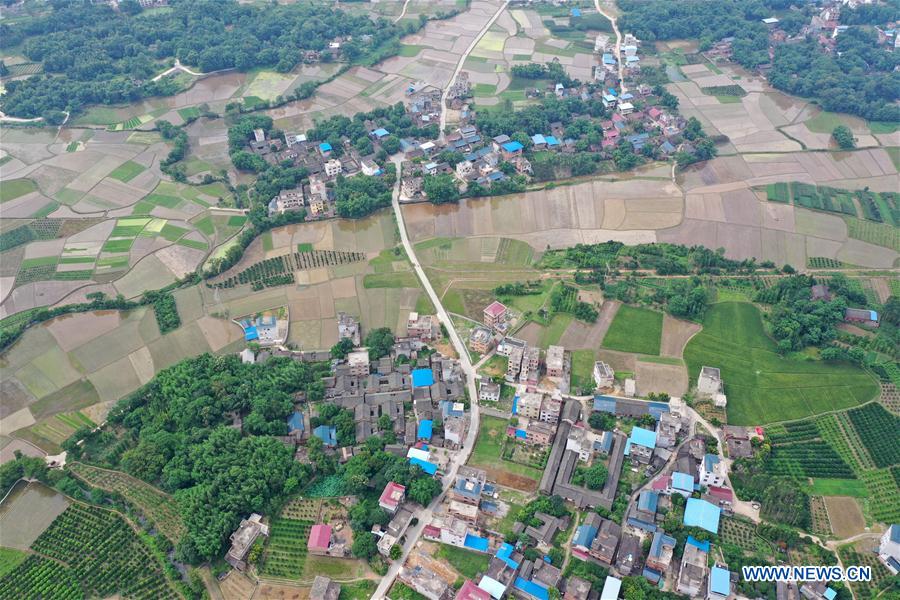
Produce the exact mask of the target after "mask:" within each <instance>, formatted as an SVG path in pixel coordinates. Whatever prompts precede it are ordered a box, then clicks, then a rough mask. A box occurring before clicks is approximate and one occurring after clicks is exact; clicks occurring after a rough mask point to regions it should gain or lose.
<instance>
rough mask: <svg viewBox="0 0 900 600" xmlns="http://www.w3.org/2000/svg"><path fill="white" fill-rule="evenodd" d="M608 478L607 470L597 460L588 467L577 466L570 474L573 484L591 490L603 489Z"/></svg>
mask: <svg viewBox="0 0 900 600" xmlns="http://www.w3.org/2000/svg"><path fill="white" fill-rule="evenodd" d="M608 478H609V471H608V470H607V468H606V465H604V464H603V463H602V462H600V461H597V462H595V463H594V464H593V465H591V466H590V467H587V468H584V467H581V468H578V469H576V470H575V474H574V475H573V476H572V483H574V484H575V485H583V486H585V487H587V488H590V489H592V490H599V489H603V486H604V485H605V484H606V480H607V479H608Z"/></svg>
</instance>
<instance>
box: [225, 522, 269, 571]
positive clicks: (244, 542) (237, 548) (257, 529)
mask: <svg viewBox="0 0 900 600" xmlns="http://www.w3.org/2000/svg"><path fill="white" fill-rule="evenodd" d="M260 535H265V536H268V535H269V526H268V525H263V522H262V515H258V514H256V513H253V514H252V515H250V518H249V519H241V524H240V525H239V526H238V528H237V530H236V531H235V532H234V533H232V534H231V538H229V539H230V540H231V548H229V550H228V553H227V554H226V555H225V561H226V562H227V563H228V564H230V565H231V566H232V567H234V568H235V569H237V570H238V571H243V570H244V569H246V568H247V562H246V559H247V553H248V552H250V548H251V547H253V543H254V542H255V541H256V539H257V538H258V537H259V536H260Z"/></svg>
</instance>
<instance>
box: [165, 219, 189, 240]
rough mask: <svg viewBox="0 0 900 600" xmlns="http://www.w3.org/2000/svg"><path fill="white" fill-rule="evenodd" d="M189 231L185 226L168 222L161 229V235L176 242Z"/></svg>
mask: <svg viewBox="0 0 900 600" xmlns="http://www.w3.org/2000/svg"><path fill="white" fill-rule="evenodd" d="M187 232H188V230H187V229H185V228H184V227H178V226H177V225H172V224H171V223H166V224H165V225H163V228H162V229H161V230H160V232H159V235H161V236H162V237H163V239H164V240H167V241H169V242H174V241H175V240H177V239H178V238H180V237H181V236H183V235H184V234H186V233H187Z"/></svg>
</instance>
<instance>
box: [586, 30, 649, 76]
mask: <svg viewBox="0 0 900 600" xmlns="http://www.w3.org/2000/svg"><path fill="white" fill-rule="evenodd" d="M640 47H641V41H640V40H639V39H637V38H636V37H635V36H634V35H632V34H630V33H626V34H625V37H624V38H623V40H622V43H621V44H620V46H619V54H618V55H617V54H616V42H615V40H612V39H611V38H610V36H609V34H606V33H599V34H597V37H596V38H594V53H595V54H599V55H600V64H599V65H597V66H596V67H594V81H597V82H601V83H609V84H610V85H616V84H617V83H618V80H619V63H620V62H621V63H622V67H623V70H624V71H625V74H626V75H636V74H637V73H639V72H640V69H641V66H640V63H641V57H640V56H639V52H640Z"/></svg>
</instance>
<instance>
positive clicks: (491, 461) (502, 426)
mask: <svg viewBox="0 0 900 600" xmlns="http://www.w3.org/2000/svg"><path fill="white" fill-rule="evenodd" d="M506 424H507V422H506V420H505V419H500V418H498V417H489V416H482V417H481V423H480V424H479V425H478V441H477V442H476V443H475V448H474V449H473V450H472V456H471V458H470V459H469V464H471V465H474V466H481V467H487V468H490V469H496V470H501V471H507V472H509V473H513V474H516V475H523V476H525V477H530V478H532V479H534V480H535V481H540V479H541V473H542V471H541V469H537V468H535V467H529V466H527V465H522V464H519V463H514V462H511V461H508V460H502V459H500V460H498V457H500V456H501V454H502V450H503V444H504V441H505V440H506Z"/></svg>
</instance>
